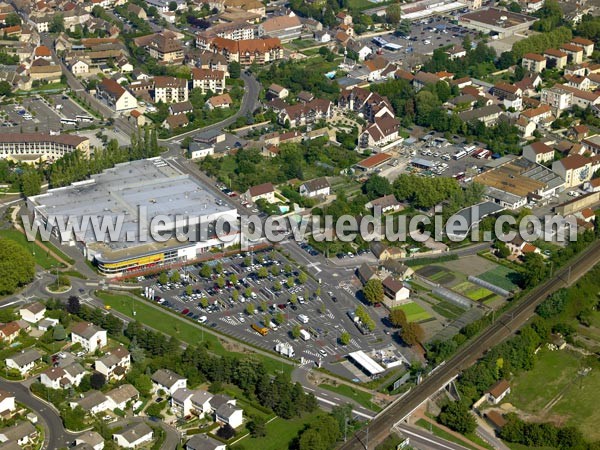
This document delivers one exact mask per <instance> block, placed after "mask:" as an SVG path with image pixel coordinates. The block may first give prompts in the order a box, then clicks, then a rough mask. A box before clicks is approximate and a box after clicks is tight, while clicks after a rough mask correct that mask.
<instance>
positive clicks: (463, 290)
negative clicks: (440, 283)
mask: <svg viewBox="0 0 600 450" xmlns="http://www.w3.org/2000/svg"><path fill="white" fill-rule="evenodd" d="M452 290H453V291H456V292H458V293H459V294H462V295H464V296H466V297H468V298H470V299H471V300H474V301H479V300H481V299H484V298H486V297H490V296H492V295H494V293H493V292H492V291H490V290H489V289H486V288H484V287H480V286H477V285H476V284H473V283H471V282H470V281H463V282H462V283H460V284H457V285H456V286H454V287H453V288H452Z"/></svg>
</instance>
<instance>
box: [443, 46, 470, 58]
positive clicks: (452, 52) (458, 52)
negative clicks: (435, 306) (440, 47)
mask: <svg viewBox="0 0 600 450" xmlns="http://www.w3.org/2000/svg"><path fill="white" fill-rule="evenodd" d="M444 53H446V55H448V56H449V57H450V59H458V58H464V57H465V56H467V51H466V50H465V49H464V48H463V47H462V45H454V46H452V47H451V48H449V49H448V50H446V51H445V52H444Z"/></svg>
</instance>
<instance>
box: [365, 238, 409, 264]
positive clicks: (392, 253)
mask: <svg viewBox="0 0 600 450" xmlns="http://www.w3.org/2000/svg"><path fill="white" fill-rule="evenodd" d="M370 248H371V252H373V255H375V257H376V258H377V259H378V260H380V261H388V260H395V259H402V258H406V250H404V249H402V248H399V247H388V246H385V245H383V244H382V243H381V242H372V243H371V246H370Z"/></svg>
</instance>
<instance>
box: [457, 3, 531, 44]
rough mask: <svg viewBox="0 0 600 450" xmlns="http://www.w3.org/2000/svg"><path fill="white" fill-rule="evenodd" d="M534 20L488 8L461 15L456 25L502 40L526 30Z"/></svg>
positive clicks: (525, 16)
mask: <svg viewBox="0 0 600 450" xmlns="http://www.w3.org/2000/svg"><path fill="white" fill-rule="evenodd" d="M536 20H537V18H535V17H533V16H527V15H525V14H519V13H514V12H512V11H506V10H502V9H497V8H489V9H481V10H479V11H473V12H470V13H467V14H463V15H462V16H460V18H459V19H458V24H459V25H461V26H463V27H466V28H471V29H473V30H477V31H482V32H484V33H489V34H494V35H497V36H498V37H499V38H500V39H502V38H505V37H508V36H512V35H514V34H516V33H522V32H523V31H526V30H528V29H529V27H531V25H533V22H535V21H536Z"/></svg>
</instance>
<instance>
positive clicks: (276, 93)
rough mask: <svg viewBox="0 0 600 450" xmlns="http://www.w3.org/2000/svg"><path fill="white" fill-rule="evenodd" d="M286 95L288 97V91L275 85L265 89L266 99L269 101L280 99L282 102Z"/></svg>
mask: <svg viewBox="0 0 600 450" xmlns="http://www.w3.org/2000/svg"><path fill="white" fill-rule="evenodd" d="M288 95H290V91H288V90H287V89H286V88H284V87H283V86H280V85H278V84H275V83H272V84H271V85H270V86H269V89H267V98H269V99H273V98H280V99H282V100H283V99H284V98H286V97H287V96H288Z"/></svg>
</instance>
